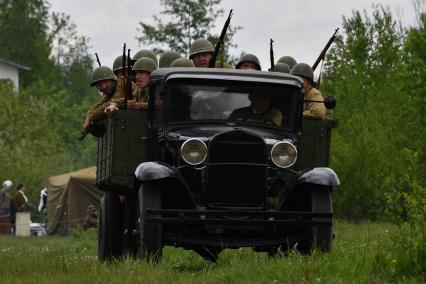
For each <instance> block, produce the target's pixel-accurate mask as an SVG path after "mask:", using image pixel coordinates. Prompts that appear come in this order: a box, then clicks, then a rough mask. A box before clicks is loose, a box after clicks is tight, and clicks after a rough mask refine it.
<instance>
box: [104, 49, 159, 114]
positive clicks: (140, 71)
mask: <svg viewBox="0 0 426 284" xmlns="http://www.w3.org/2000/svg"><path fill="white" fill-rule="evenodd" d="M155 69H157V64H156V63H155V61H154V60H152V59H151V58H148V57H142V58H141V59H138V60H137V61H136V62H135V64H134V65H133V68H132V72H133V76H134V77H135V80H136V85H137V87H138V88H139V92H137V93H136V94H134V95H133V99H131V100H128V101H127V108H128V109H147V108H148V86H149V79H150V77H151V72H152V71H154V70H155ZM123 106H124V94H122V92H117V93H116V94H115V95H114V99H113V100H112V102H111V104H110V105H109V106H108V107H107V108H106V109H105V112H107V113H109V112H114V111H116V110H118V108H121V107H123Z"/></svg>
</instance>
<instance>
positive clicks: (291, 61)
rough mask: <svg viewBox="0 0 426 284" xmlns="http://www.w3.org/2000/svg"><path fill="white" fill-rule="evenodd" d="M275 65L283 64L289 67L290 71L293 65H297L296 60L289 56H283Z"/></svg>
mask: <svg viewBox="0 0 426 284" xmlns="http://www.w3.org/2000/svg"><path fill="white" fill-rule="evenodd" d="M277 63H285V64H287V65H288V67H290V70H291V69H292V68H293V67H294V65H296V64H297V62H296V59H294V58H293V57H291V56H283V57H281V58H280V59H278V61H277Z"/></svg>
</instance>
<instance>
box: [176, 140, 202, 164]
mask: <svg viewBox="0 0 426 284" xmlns="http://www.w3.org/2000/svg"><path fill="white" fill-rule="evenodd" d="M180 155H181V156H182V159H183V160H184V161H185V162H187V163H188V164H190V165H194V166H195V165H199V164H201V163H202V162H204V160H205V159H206V156H207V146H206V144H205V143H204V142H203V141H201V140H200V139H197V138H191V139H188V140H186V141H185V142H183V144H182V147H181V148H180Z"/></svg>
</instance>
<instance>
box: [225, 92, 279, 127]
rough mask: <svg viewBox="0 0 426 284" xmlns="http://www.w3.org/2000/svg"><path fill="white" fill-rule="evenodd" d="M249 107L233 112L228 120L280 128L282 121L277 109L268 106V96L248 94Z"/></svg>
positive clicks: (269, 98) (269, 99) (269, 97)
mask: <svg viewBox="0 0 426 284" xmlns="http://www.w3.org/2000/svg"><path fill="white" fill-rule="evenodd" d="M249 100H250V101H251V104H250V106H248V107H243V108H239V109H236V110H234V111H233V112H232V113H231V115H230V116H229V120H237V121H247V122H260V123H266V124H271V125H276V126H281V124H282V121H283V116H282V113H281V111H280V110H279V109H277V108H275V107H271V106H270V101H271V96H270V95H268V94H250V95H249Z"/></svg>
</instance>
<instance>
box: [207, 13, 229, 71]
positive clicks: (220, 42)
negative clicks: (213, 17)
mask: <svg viewBox="0 0 426 284" xmlns="http://www.w3.org/2000/svg"><path fill="white" fill-rule="evenodd" d="M232 11H233V9H231V11H229V15H228V19H226V21H225V24H224V25H223V28H222V32H221V33H220V36H219V40H218V41H217V43H216V46H215V48H214V53H213V57H212V58H211V59H210V62H209V68H213V67H214V66H215V64H216V58H217V55H218V54H219V50H220V46H221V45H223V43H224V40H225V35H226V31H227V30H228V27H229V23H230V22H231V18H232Z"/></svg>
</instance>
